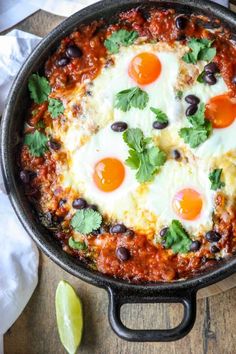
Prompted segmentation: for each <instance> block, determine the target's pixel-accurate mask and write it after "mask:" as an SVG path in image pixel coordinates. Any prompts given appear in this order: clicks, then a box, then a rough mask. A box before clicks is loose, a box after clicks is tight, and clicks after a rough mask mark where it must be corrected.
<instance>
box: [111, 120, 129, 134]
mask: <svg viewBox="0 0 236 354" xmlns="http://www.w3.org/2000/svg"><path fill="white" fill-rule="evenodd" d="M127 128H128V124H127V123H125V122H115V123H113V124H112V125H111V129H112V130H114V132H117V133H121V132H124V131H125V130H126V129H127Z"/></svg>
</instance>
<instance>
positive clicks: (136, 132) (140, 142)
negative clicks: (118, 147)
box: [123, 128, 144, 152]
mask: <svg viewBox="0 0 236 354" xmlns="http://www.w3.org/2000/svg"><path fill="white" fill-rule="evenodd" d="M123 139H124V141H125V143H126V144H127V145H128V146H129V147H130V148H131V149H133V150H136V151H137V152H142V151H143V149H144V135H143V132H142V130H141V129H139V128H131V129H127V130H126V131H125V132H124V133H123Z"/></svg>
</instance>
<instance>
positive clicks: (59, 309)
mask: <svg viewBox="0 0 236 354" xmlns="http://www.w3.org/2000/svg"><path fill="white" fill-rule="evenodd" d="M55 300H56V315H57V327H58V332H59V336H60V339H61V342H62V344H63V345H64V347H65V348H66V350H67V351H68V353H69V354H75V352H76V350H77V348H78V346H79V344H80V341H81V337H82V332H83V313H82V304H81V301H80V299H79V297H78V296H77V295H76V293H75V290H74V289H73V288H72V286H71V285H70V284H68V283H67V282H65V281H63V280H62V281H60V283H59V284H58V286H57V290H56V299H55Z"/></svg>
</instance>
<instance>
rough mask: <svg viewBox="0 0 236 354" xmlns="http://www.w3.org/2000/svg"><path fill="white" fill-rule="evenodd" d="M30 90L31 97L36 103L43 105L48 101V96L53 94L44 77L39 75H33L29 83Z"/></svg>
mask: <svg viewBox="0 0 236 354" xmlns="http://www.w3.org/2000/svg"><path fill="white" fill-rule="evenodd" d="M28 89H29V92H30V97H31V98H32V100H33V101H34V102H35V103H38V104H41V103H43V102H45V101H47V99H48V95H49V93H50V92H51V88H50V86H49V82H48V80H47V79H46V77H44V76H39V75H38V74H32V75H31V76H30V78H29V81H28Z"/></svg>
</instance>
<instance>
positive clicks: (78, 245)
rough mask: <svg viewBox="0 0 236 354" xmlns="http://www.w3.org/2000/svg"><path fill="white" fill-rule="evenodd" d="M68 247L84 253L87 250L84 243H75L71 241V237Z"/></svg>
mask: <svg viewBox="0 0 236 354" xmlns="http://www.w3.org/2000/svg"><path fill="white" fill-rule="evenodd" d="M68 245H69V246H70V247H71V248H73V249H75V250H79V251H86V250H87V249H88V246H87V245H86V243H85V242H84V241H75V240H74V239H73V237H70V238H69V240H68Z"/></svg>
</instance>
